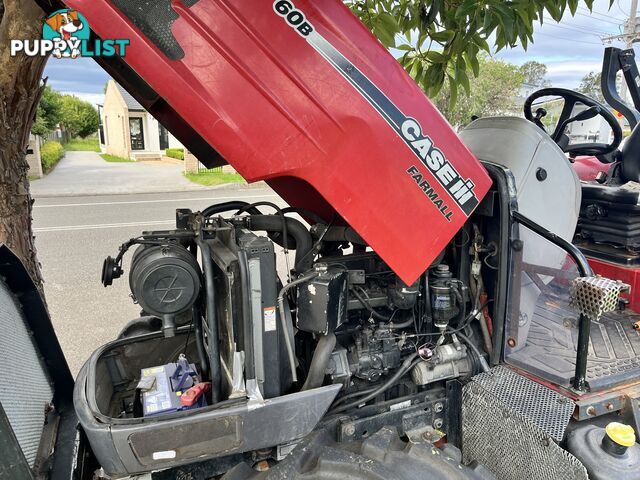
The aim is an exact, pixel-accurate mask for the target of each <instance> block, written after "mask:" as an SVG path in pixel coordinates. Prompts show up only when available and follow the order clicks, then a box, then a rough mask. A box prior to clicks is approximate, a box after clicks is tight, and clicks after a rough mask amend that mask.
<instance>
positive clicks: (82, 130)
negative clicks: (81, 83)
mask: <svg viewBox="0 0 640 480" xmlns="http://www.w3.org/2000/svg"><path fill="white" fill-rule="evenodd" d="M61 106H62V122H63V123H64V126H65V128H66V129H67V131H68V132H69V134H70V135H71V137H81V138H85V137H87V136H89V135H91V134H93V133H96V132H97V131H98V127H99V124H100V117H99V116H98V111H97V110H96V109H95V108H94V107H93V105H91V104H90V103H89V102H85V101H83V100H80V99H79V98H78V97H75V96H73V95H63V96H62V102H61Z"/></svg>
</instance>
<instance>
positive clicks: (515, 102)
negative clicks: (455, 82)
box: [435, 55, 524, 126]
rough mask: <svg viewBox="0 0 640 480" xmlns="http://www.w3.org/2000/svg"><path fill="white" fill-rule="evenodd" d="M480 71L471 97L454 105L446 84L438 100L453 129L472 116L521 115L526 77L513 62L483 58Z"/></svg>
mask: <svg viewBox="0 0 640 480" xmlns="http://www.w3.org/2000/svg"><path fill="white" fill-rule="evenodd" d="M478 62H479V64H480V72H479V74H478V76H477V77H475V78H473V79H471V81H470V85H469V90H470V94H469V95H467V94H466V93H463V94H462V95H460V96H459V98H458V101H457V102H456V104H455V105H452V104H451V102H450V95H451V89H450V86H449V85H445V86H444V87H443V88H442V90H441V91H440V94H439V95H438V96H437V97H436V99H435V104H436V106H437V107H438V109H439V110H440V111H441V112H442V114H443V115H444V116H445V117H447V119H448V120H449V122H450V123H451V124H452V125H454V126H461V125H465V124H467V123H469V122H470V121H471V117H472V116H474V115H475V116H478V117H486V116H494V115H507V114H511V115H517V114H519V113H520V112H521V109H522V107H521V103H522V102H521V101H520V100H519V97H518V94H519V91H520V87H521V86H522V82H523V80H524V74H523V73H522V71H521V69H520V68H519V67H518V66H516V65H513V64H511V63H507V62H504V61H501V60H496V59H492V58H489V56H488V55H482V56H480V58H479V59H478Z"/></svg>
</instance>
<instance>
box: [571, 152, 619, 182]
mask: <svg viewBox="0 0 640 480" xmlns="http://www.w3.org/2000/svg"><path fill="white" fill-rule="evenodd" d="M573 168H574V169H575V171H576V173H577V174H578V178H579V179H580V180H582V181H585V182H592V181H594V180H595V179H596V177H597V176H598V173H600V172H608V171H609V169H610V168H611V165H610V164H606V163H602V162H601V161H600V160H598V159H597V158H596V157H577V158H576V161H575V163H574V164H573Z"/></svg>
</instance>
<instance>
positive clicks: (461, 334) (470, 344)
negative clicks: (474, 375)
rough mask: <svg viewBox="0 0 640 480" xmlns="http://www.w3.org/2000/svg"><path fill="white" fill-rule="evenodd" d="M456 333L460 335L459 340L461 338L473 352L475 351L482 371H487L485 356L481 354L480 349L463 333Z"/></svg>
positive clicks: (487, 365)
mask: <svg viewBox="0 0 640 480" xmlns="http://www.w3.org/2000/svg"><path fill="white" fill-rule="evenodd" d="M456 335H457V336H458V337H460V340H462V341H463V342H464V343H466V344H467V346H468V347H469V348H470V349H471V350H473V353H475V354H476V355H477V356H478V360H479V361H480V367H481V368H482V371H483V372H488V371H489V364H488V363H487V361H486V360H485V358H484V357H483V356H482V353H481V352H480V349H479V348H478V347H477V346H476V345H475V344H474V343H473V342H472V341H471V339H470V338H469V337H467V336H466V335H465V334H464V333H461V332H457V333H456Z"/></svg>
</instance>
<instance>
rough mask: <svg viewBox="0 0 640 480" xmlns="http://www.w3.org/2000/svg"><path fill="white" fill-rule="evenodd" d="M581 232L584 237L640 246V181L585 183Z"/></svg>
mask: <svg viewBox="0 0 640 480" xmlns="http://www.w3.org/2000/svg"><path fill="white" fill-rule="evenodd" d="M578 235H579V238H580V239H581V240H582V241H589V242H595V243H606V244H609V245H613V246H616V247H619V248H624V249H627V250H638V249H640V184H638V183H635V182H627V183H626V184H624V185H621V186H608V185H600V184H597V183H584V184H583V185H582V206H581V207H580V218H579V220H578Z"/></svg>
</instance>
